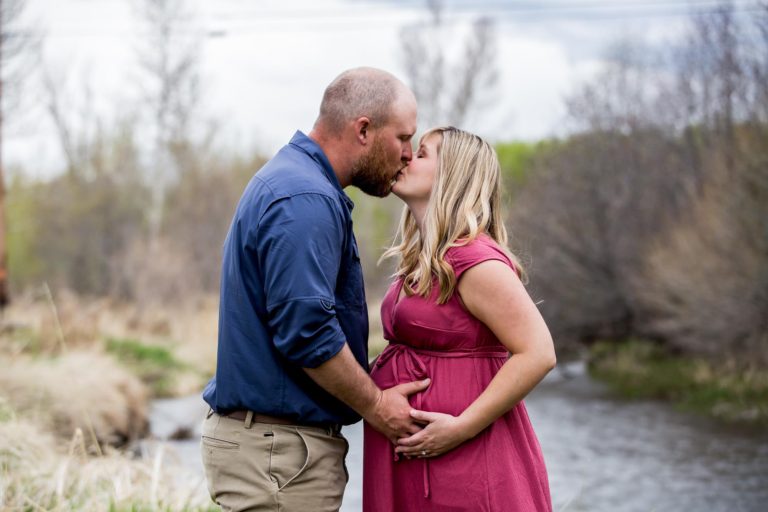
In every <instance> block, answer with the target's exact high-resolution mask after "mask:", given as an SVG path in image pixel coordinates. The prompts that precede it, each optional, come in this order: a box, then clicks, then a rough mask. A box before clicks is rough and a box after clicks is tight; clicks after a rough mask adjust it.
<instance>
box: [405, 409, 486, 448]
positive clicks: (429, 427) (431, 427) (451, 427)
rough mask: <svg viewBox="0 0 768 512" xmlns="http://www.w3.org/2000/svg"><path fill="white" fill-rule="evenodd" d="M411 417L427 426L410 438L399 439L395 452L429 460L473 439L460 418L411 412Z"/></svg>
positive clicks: (434, 413)
mask: <svg viewBox="0 0 768 512" xmlns="http://www.w3.org/2000/svg"><path fill="white" fill-rule="evenodd" d="M411 417H412V418H413V419H415V420H416V421H417V422H419V423H423V424H425V425H426V426H425V427H424V429H423V430H421V431H419V432H417V433H415V434H413V435H411V436H409V437H403V438H400V439H398V441H397V447H396V448H395V451H396V452H397V453H401V454H403V455H405V456H407V457H418V458H429V457H435V456H437V455H442V454H444V453H445V452H447V451H449V450H452V449H453V448H456V447H457V446H459V445H460V444H461V443H463V442H464V441H466V440H468V439H470V438H471V437H472V435H471V434H470V433H469V431H468V429H467V428H466V425H464V422H463V420H462V419H461V417H459V416H452V415H450V414H444V413H441V412H427V411H411Z"/></svg>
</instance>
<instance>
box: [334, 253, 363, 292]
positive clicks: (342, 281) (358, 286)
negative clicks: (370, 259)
mask: <svg viewBox="0 0 768 512" xmlns="http://www.w3.org/2000/svg"><path fill="white" fill-rule="evenodd" d="M336 304H337V305H338V304H343V305H344V306H347V307H363V306H365V289H364V285H363V268H362V266H361V265H360V251H359V250H358V248H357V242H356V241H355V239H354V238H352V241H351V243H350V246H349V248H348V250H347V251H346V253H345V254H344V257H343V258H342V261H341V265H340V268H339V277H338V279H337V280H336Z"/></svg>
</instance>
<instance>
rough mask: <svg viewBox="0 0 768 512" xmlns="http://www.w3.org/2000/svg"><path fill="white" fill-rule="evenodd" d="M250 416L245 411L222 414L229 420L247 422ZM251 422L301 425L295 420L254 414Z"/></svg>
mask: <svg viewBox="0 0 768 512" xmlns="http://www.w3.org/2000/svg"><path fill="white" fill-rule="evenodd" d="M247 415H248V411H246V410H245V409H240V410H238V411H232V412H230V413H227V414H222V416H224V417H227V418H232V419H233V420H240V421H245V417H246V416H247ZM251 421H253V422H254V423H268V424H270V425H296V426H299V425H301V424H300V423H297V422H295V421H293V420H289V419H287V418H278V417H277V416H269V415H267V414H257V413H253V416H252V417H251Z"/></svg>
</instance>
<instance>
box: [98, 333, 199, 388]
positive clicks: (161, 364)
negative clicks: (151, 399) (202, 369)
mask: <svg viewBox="0 0 768 512" xmlns="http://www.w3.org/2000/svg"><path fill="white" fill-rule="evenodd" d="M106 348H107V352H108V353H110V354H112V355H113V356H115V358H117V360H118V361H120V362H121V363H123V364H125V365H126V366H127V367H128V369H130V370H131V371H133V372H134V373H135V374H136V375H138V377H139V378H140V379H141V380H143V381H144V382H145V383H147V384H148V385H149V386H150V388H151V389H152V392H153V394H154V395H155V396H170V395H171V394H172V390H173V385H174V381H175V378H176V376H177V375H178V374H179V373H180V372H182V371H185V370H187V369H188V367H187V365H186V364H184V363H182V362H180V361H178V360H177V359H176V358H175V357H174V356H173V353H172V352H171V351H170V350H169V349H168V348H166V347H161V346H157V345H147V344H145V343H142V342H140V341H138V340H134V339H121V338H108V339H107V340H106Z"/></svg>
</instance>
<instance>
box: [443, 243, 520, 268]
mask: <svg viewBox="0 0 768 512" xmlns="http://www.w3.org/2000/svg"><path fill="white" fill-rule="evenodd" d="M445 260H446V261H447V262H448V263H449V264H450V265H451V267H453V272H454V273H455V274H456V278H457V279H458V278H459V277H460V276H461V274H463V273H464V272H465V271H466V270H468V269H469V268H471V267H473V266H475V265H477V264H479V263H482V262H484V261H488V260H498V261H501V262H503V263H506V264H507V265H509V266H510V267H512V268H513V269H514V268H515V265H514V263H513V262H512V261H511V260H510V258H509V256H508V255H507V253H506V252H505V251H504V249H502V247H501V245H499V243H498V242H497V241H496V240H494V239H493V238H491V237H490V236H489V235H487V234H485V233H480V234H479V235H477V236H476V237H475V238H473V239H472V240H470V241H468V242H464V241H462V240H458V241H457V245H454V246H453V247H451V248H449V249H448V251H446V253H445Z"/></svg>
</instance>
